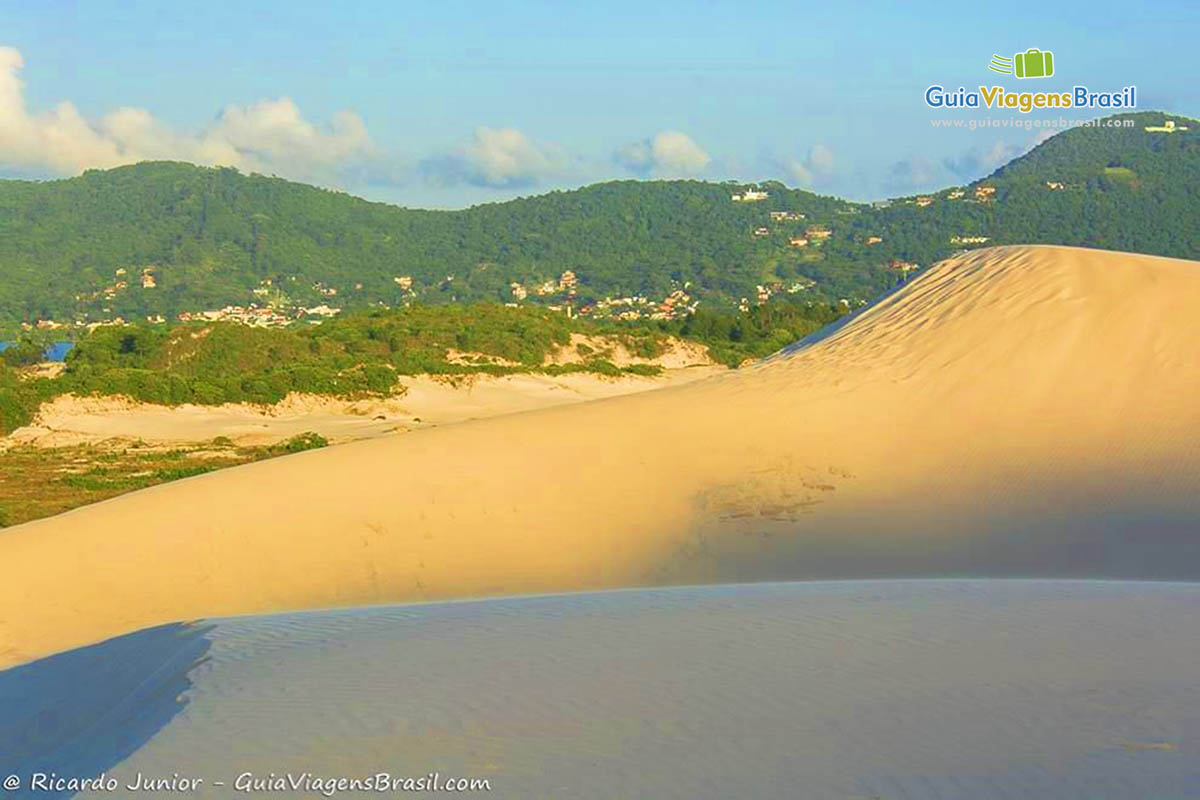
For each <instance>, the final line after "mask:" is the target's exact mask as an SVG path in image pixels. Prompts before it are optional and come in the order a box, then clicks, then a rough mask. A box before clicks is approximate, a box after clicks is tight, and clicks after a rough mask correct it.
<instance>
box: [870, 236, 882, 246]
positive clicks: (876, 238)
mask: <svg viewBox="0 0 1200 800" xmlns="http://www.w3.org/2000/svg"><path fill="white" fill-rule="evenodd" d="M882 241H883V237H882V236H868V237H867V244H879V243H880V242H882Z"/></svg>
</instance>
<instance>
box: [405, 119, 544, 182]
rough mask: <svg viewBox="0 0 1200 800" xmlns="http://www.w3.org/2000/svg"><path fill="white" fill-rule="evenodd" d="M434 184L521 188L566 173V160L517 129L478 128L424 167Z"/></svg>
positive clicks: (424, 163)
mask: <svg viewBox="0 0 1200 800" xmlns="http://www.w3.org/2000/svg"><path fill="white" fill-rule="evenodd" d="M421 167H422V171H423V172H424V173H425V175H426V177H427V178H428V179H429V180H431V181H432V182H434V183H438V184H443V185H453V184H458V183H467V184H471V185H473V186H490V187H497V188H501V187H520V186H532V185H534V184H536V183H537V182H538V181H540V180H542V179H544V178H548V177H552V176H555V175H560V174H562V173H563V172H564V171H565V169H566V158H565V157H564V156H563V155H562V153H561V152H559V151H558V149H557V148H554V147H551V146H548V145H540V144H537V143H535V142H533V141H532V140H530V139H529V137H527V136H526V135H525V134H523V133H521V132H520V131H519V130H516V129H515V128H483V127H481V128H476V129H475V133H474V135H472V137H471V138H470V140H469V141H467V142H465V143H464V144H462V145H461V146H459V147H458V148H456V149H455V150H453V151H452V152H450V153H447V154H445V155H442V156H436V157H434V158H430V159H426V160H425V161H424V162H423V163H422V165H421Z"/></svg>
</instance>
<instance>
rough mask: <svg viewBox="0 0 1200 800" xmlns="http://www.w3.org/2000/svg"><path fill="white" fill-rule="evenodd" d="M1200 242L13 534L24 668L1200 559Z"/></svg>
mask: <svg viewBox="0 0 1200 800" xmlns="http://www.w3.org/2000/svg"><path fill="white" fill-rule="evenodd" d="M1198 310H1200V264H1197V263H1194V262H1187V261H1179V260H1171V259H1163V258H1154V257H1148V256H1138V255H1127V254H1120V253H1109V252H1101V251H1093V250H1083V249H1073V248H1058V247H1011V248H994V249H988V250H980V251H975V252H972V253H970V254H967V255H964V256H962V257H960V258H955V259H951V260H948V261H946V262H943V263H941V264H940V265H938V266H936V267H934V268H932V269H930V270H929V271H928V272H927V273H926V274H925V275H923V276H921V277H920V278H918V279H917V280H915V281H913V282H912V283H910V284H909V285H908V286H906V287H905V288H904V289H902V290H901V291H899V292H896V293H894V294H893V295H891V296H890V297H888V298H886V299H884V300H882V301H881V302H879V303H878V304H876V305H875V306H873V307H871V308H869V309H867V310H865V311H864V312H863V313H861V314H859V315H857V316H856V317H855V318H853V319H852V320H851V321H850V322H848V323H847V324H845V325H843V326H841V327H840V328H838V329H837V330H835V331H833V332H831V333H829V334H827V335H825V336H824V337H823V338H822V339H820V340H819V341H814V342H809V343H807V344H805V345H804V346H800V347H796V348H793V349H792V350H791V351H790V352H787V353H784V354H780V355H779V356H776V357H773V358H772V359H769V360H767V361H766V362H764V363H762V364H760V365H757V366H754V367H751V368H746V369H743V370H738V371H736V372H733V373H727V374H723V375H719V376H716V377H713V378H709V379H705V380H702V381H697V382H695V383H691V384H688V385H686V386H680V387H672V388H666V389H660V390H656V391H651V392H644V393H640V394H633V395H628V396H624V397H618V398H612V399H606V400H600V401H596V402H589V403H582V404H577V405H571V406H564V407H558V408H550V409H543V410H540V411H536V412H530V413H524V414H513V415H509V416H505V417H498V418H493V419H487V420H479V421H473V422H464V423H461V424H456V425H447V426H444V427H439V428H436V429H433V430H424V431H417V432H414V433H411V434H408V435H405V436H402V437H384V438H379V439H373V440H368V441H362V442H356V443H352V444H347V445H343V446H338V447H333V448H328V449H325V450H321V451H312V452H308V453H302V454H299V455H296V456H289V457H287V458H282V459H276V460H271V461H265V462H259V463H256V464H252V465H248V466H244V467H238V468H234V469H230V470H225V471H221V472H217V473H213V474H209V475H204V476H201V477H197V478H194V479H189V480H185V481H180V482H178V483H172V484H169V485H166V486H162V487H158V488H153V489H149V490H146V491H142V492H138V493H135V494H132V495H127V496H123V497H120V498H117V499H114V500H111V501H108V502H105V503H101V504H98V505H95V506H90V507H87V508H83V509H79V510H77V511H72V512H70V513H67V514H63V515H61V516H59V517H55V518H52V519H49V520H42V521H38V522H33V523H29V524H26V525H22V526H18V527H16V528H11V529H7V530H5V531H3V532H0V569H2V570H3V580H0V664H4V663H7V664H12V663H17V662H20V661H24V660H28V659H30V658H33V657H36V656H39V655H44V654H46V653H50V652H54V651H57V650H62V649H66V648H70V647H74V646H78V645H81V644H85V643H88V642H94V641H98V640H100V639H104V638H107V637H109V636H112V635H115V634H119V633H123V632H126V631H130V630H135V629H138V628H143V627H146V626H149V625H154V624H158V623H164V622H169V621H175V620H184V619H194V618H198V617H211V616H222V615H234V614H246V613H256V612H263V611H271V610H285V609H301V608H314V607H329V606H353V605H361V604H371V603H391V602H405V601H414V600H436V599H444V598H453V597H469V596H483V595H507V594H517V593H539V592H558V591H576V590H584V589H599V588H608V587H622V586H637V585H658V584H668V583H700V582H721V581H743V580H765V579H788V578H811V577H855V576H859V577H862V576H876V575H892V576H900V575H939V574H941V575H944V574H977V575H997V574H998V575H1005V574H1024V575H1060V576H1112V577H1131V578H1180V579H1195V578H1198V577H1200V530H1198V529H1200V402H1197V398H1200V360H1198V358H1197V353H1200V325H1197V324H1196V314H1197V311H1198Z"/></svg>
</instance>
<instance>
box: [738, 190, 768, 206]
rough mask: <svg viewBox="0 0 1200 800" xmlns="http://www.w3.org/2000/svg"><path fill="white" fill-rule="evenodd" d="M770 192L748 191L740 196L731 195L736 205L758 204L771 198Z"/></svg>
mask: <svg viewBox="0 0 1200 800" xmlns="http://www.w3.org/2000/svg"><path fill="white" fill-rule="evenodd" d="M770 196H771V195H770V193H769V192H760V191H758V190H757V189H747V190H746V191H744V192H741V193H740V194H734V195H730V199H731V200H733V202H735V203H757V202H760V201H762V200H766V199H767V198H768V197H770Z"/></svg>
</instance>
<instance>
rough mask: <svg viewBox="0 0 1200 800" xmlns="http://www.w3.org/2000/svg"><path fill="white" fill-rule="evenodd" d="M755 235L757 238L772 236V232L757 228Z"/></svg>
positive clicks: (767, 229)
mask: <svg viewBox="0 0 1200 800" xmlns="http://www.w3.org/2000/svg"><path fill="white" fill-rule="evenodd" d="M754 235H755V236H770V235H771V230H770V229H769V228H755V229H754Z"/></svg>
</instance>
